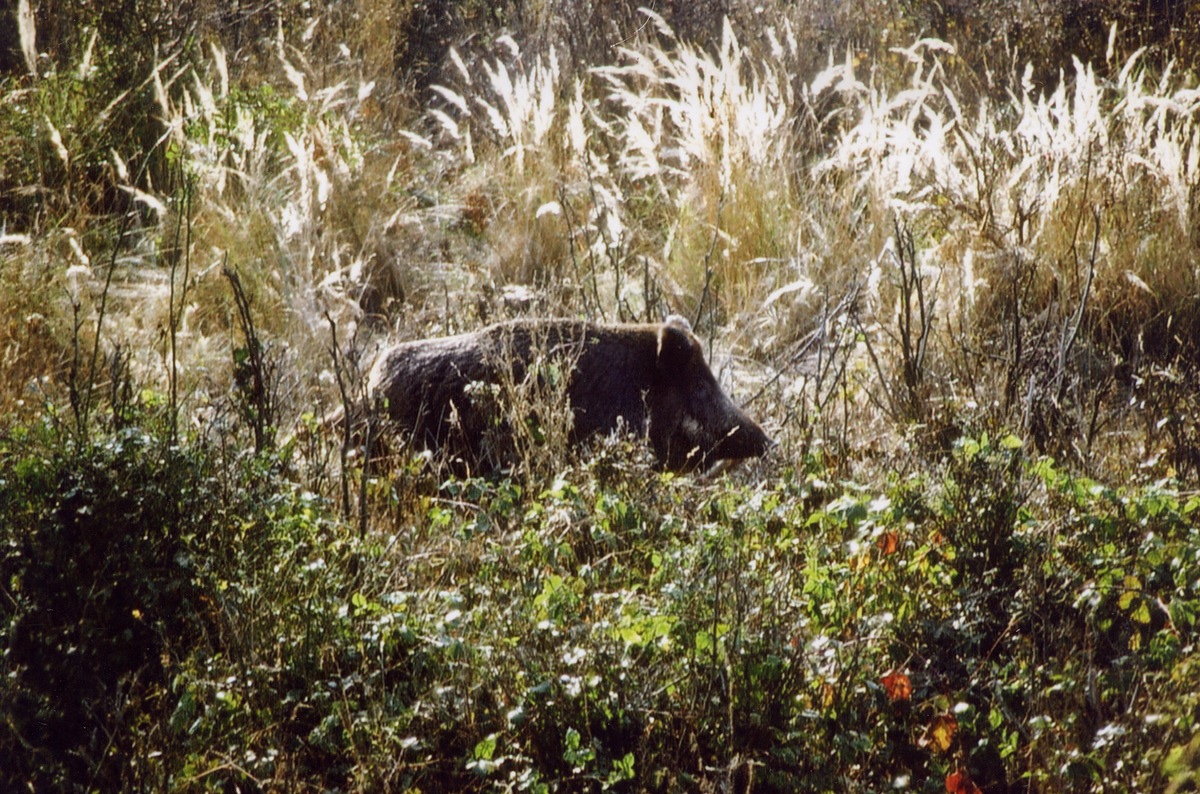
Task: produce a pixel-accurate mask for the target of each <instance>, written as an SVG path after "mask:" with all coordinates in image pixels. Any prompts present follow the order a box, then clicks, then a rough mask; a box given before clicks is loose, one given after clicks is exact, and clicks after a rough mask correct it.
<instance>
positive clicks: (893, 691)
mask: <svg viewBox="0 0 1200 794" xmlns="http://www.w3.org/2000/svg"><path fill="white" fill-rule="evenodd" d="M880 682H881V683H882V684H883V689H884V691H885V692H887V696H888V700H890V701H892V702H893V703H895V702H896V701H897V700H908V699H909V698H910V697H912V681H910V680H908V676H906V675H905V674H904V673H897V672H895V671H892V672H890V673H888V674H887V675H885V676H884V677H883V678H882V679H881V680H880Z"/></svg>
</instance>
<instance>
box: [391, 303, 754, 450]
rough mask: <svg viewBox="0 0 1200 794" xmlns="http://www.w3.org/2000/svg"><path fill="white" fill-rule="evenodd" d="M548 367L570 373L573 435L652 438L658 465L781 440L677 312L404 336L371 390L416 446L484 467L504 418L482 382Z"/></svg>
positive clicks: (516, 379)
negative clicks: (740, 402) (722, 377)
mask: <svg viewBox="0 0 1200 794" xmlns="http://www.w3.org/2000/svg"><path fill="white" fill-rule="evenodd" d="M547 361H552V362H555V363H554V364H553V365H552V367H548V366H547V364H546V362H547ZM535 362H536V363H535ZM531 366H533V367H536V368H540V369H539V371H536V372H535V371H531V370H530V367H531ZM549 371H552V372H557V373H559V374H560V377H562V378H565V384H563V385H564V386H565V394H566V397H567V400H568V402H569V404H570V410H571V422H572V425H571V428H570V439H569V440H570V441H571V442H581V441H584V440H586V439H587V438H589V437H591V436H594V435H596V434H607V433H611V432H613V431H614V430H617V429H618V428H620V427H622V426H623V427H625V428H627V429H631V430H632V431H634V432H636V433H639V434H644V435H645V436H646V437H648V438H649V440H650V444H651V446H652V447H653V449H654V454H655V457H656V458H657V460H658V461H659V463H660V464H661V465H663V466H664V467H666V468H667V469H670V470H672V471H676V472H689V471H695V470H698V469H701V470H702V469H706V468H707V467H708V466H709V465H710V464H712V463H714V462H716V461H719V460H739V459H742V458H751V457H757V456H761V455H763V454H764V453H765V452H766V451H767V450H768V449H770V448H771V447H772V446H774V442H773V441H772V440H771V439H770V438H769V437H768V436H767V434H766V433H764V432H763V430H762V428H761V427H759V426H758V425H757V424H756V423H755V422H754V420H752V419H751V418H750V417H749V416H747V415H746V414H745V413H744V412H743V411H742V410H741V409H739V408H738V407H737V406H736V405H734V403H733V401H732V400H730V399H729V397H728V396H726V395H725V393H724V392H723V391H722V390H721V387H720V386H719V385H718V383H717V380H716V378H715V377H714V376H713V374H712V371H711V370H710V369H709V368H708V365H707V364H706V363H705V361H704V352H703V350H702V347H701V344H700V341H699V340H698V339H697V338H696V337H695V336H694V335H693V334H692V331H691V327H690V326H689V325H688V323H687V321H686V320H684V319H683V318H682V317H678V316H672V317H669V318H667V320H666V322H663V323H656V324H647V325H601V324H596V323H589V322H583V321H577V320H560V319H524V320H514V321H510V322H505V323H499V324H496V325H491V326H488V327H486V328H483V329H481V330H478V331H474V332H471V333H464V334H458V335H456V336H447V337H441V338H437V339H422V340H417V341H411V342H403V343H400V344H397V345H394V346H392V347H389V348H387V349H386V350H384V351H383V353H382V354H381V355H380V356H379V359H378V360H377V361H376V362H375V365H374V367H373V368H372V370H371V374H370V378H369V381H368V393H369V395H370V396H371V398H372V399H373V401H374V402H375V403H376V404H383V405H384V406H385V410H386V414H387V416H388V417H389V418H390V419H391V422H392V423H393V425H394V426H395V427H396V429H398V430H400V431H402V432H408V433H411V436H412V439H413V443H415V444H417V445H418V446H424V447H427V448H430V449H433V450H441V451H445V452H448V453H450V454H451V455H452V456H460V457H461V458H462V459H463V460H465V461H466V462H467V463H468V465H470V466H471V467H477V466H479V465H480V464H481V455H480V453H481V449H480V447H481V443H482V441H483V438H484V435H485V433H487V432H488V430H489V428H494V427H496V426H497V424H498V423H501V424H502V423H503V421H504V420H503V419H500V420H497V417H496V406H495V404H494V402H493V403H492V404H491V405H490V406H489V405H488V401H487V400H480V399H479V396H480V389H479V387H480V386H481V385H487V384H497V383H501V382H506V383H520V382H522V381H523V380H524V379H525V378H526V377H527V375H532V376H533V377H535V378H544V377H547V375H548V374H549Z"/></svg>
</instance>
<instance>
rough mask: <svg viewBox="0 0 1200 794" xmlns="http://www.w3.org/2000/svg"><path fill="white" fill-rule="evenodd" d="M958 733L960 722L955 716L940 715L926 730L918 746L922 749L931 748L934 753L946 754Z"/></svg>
mask: <svg viewBox="0 0 1200 794" xmlns="http://www.w3.org/2000/svg"><path fill="white" fill-rule="evenodd" d="M956 733H958V720H957V719H956V718H955V716H954V715H953V714H939V715H937V716H936V717H934V718H933V722H931V723H929V726H928V727H927V728H926V729H925V735H924V736H922V737H921V739H920V741H919V742H918V744H919V745H920V746H921V747H931V748H933V750H934V752H938V753H944V752H946V751H947V750H949V749H950V746H951V745H952V744H953V743H954V735H955V734H956Z"/></svg>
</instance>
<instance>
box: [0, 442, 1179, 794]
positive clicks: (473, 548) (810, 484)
mask: <svg viewBox="0 0 1200 794" xmlns="http://www.w3.org/2000/svg"><path fill="white" fill-rule="evenodd" d="M143 424H147V425H149V426H151V427H153V426H154V424H153V422H147V423H143ZM225 449H226V448H225V447H224V446H223V445H221V444H217V443H215V442H214V441H213V440H211V439H204V438H197V439H193V440H191V441H188V442H186V443H184V444H182V445H175V446H171V445H169V444H167V443H165V442H164V441H163V436H162V434H160V433H156V432H155V431H154V430H149V431H147V430H142V429H136V428H135V427H128V426H127V427H125V428H124V429H120V430H113V431H107V432H105V433H101V434H97V437H96V438H95V439H94V440H91V441H86V442H85V441H80V440H78V439H77V438H75V437H74V436H70V435H67V434H65V433H63V432H61V431H60V430H57V429H56V428H55V426H54V425H53V424H51V423H47V424H39V425H31V426H28V427H24V428H20V429H18V430H17V431H10V432H9V433H7V434H6V435H5V436H4V437H3V439H2V440H0V462H2V463H3V465H2V467H0V471H3V472H4V474H3V480H2V482H0V534H2V546H0V548H2V549H3V556H2V558H0V569H2V573H3V578H2V581H3V583H4V594H5V598H4V613H3V614H4V628H5V634H6V636H7V638H8V639H7V651H6V653H5V655H4V657H3V663H2V666H3V672H4V681H5V682H6V686H5V687H4V689H3V692H2V694H0V697H2V699H3V710H4V713H5V714H6V715H7V716H6V719H5V721H4V724H3V727H2V729H0V754H2V755H3V756H4V757H5V758H8V759H10V761H11V762H10V763H7V764H6V765H5V767H4V773H3V774H4V776H5V779H4V787H5V788H10V789H13V790H15V789H17V788H21V787H24V786H26V785H32V786H33V787H34V788H35V789H36V790H56V789H57V790H67V789H75V788H86V789H89V790H118V789H132V788H170V789H186V790H219V791H231V790H243V791H245V790H293V791H294V790H318V789H320V790H329V789H335V790H376V791H378V790H425V791H440V790H516V791H549V790H607V789H612V790H650V791H685V790H689V791H690V790H738V791H742V790H747V789H748V788H751V787H752V788H753V790H756V791H844V790H862V791H877V790H882V789H885V788H893V787H896V788H907V789H909V790H916V791H943V790H950V791H962V792H971V791H1006V790H1015V789H1016V788H1018V787H1019V788H1020V789H1022V790H1051V789H1055V790H1058V789H1061V788H1063V787H1066V788H1068V789H1070V790H1082V789H1088V788H1102V789H1113V788H1128V789H1136V790H1163V789H1164V788H1166V787H1167V786H1168V785H1172V786H1175V787H1177V788H1186V786H1189V785H1193V784H1194V783H1195V782H1196V780H1195V779H1194V778H1195V774H1194V771H1193V767H1194V762H1193V759H1194V755H1195V742H1194V738H1193V737H1194V736H1195V735H1196V734H1195V725H1194V723H1195V719H1196V714H1197V708H1198V707H1200V702H1198V698H1200V696H1198V695H1197V692H1200V687H1197V683H1200V656H1198V654H1197V652H1196V625H1195V624H1196V617H1197V614H1200V537H1198V535H1200V529H1197V527H1196V525H1195V521H1194V516H1195V510H1196V508H1197V506H1200V498H1198V497H1196V496H1194V495H1192V496H1189V495H1186V494H1183V493H1181V492H1180V491H1179V490H1178V489H1177V488H1176V487H1175V486H1173V485H1172V484H1171V483H1169V482H1160V483H1154V484H1148V485H1144V486H1139V487H1126V488H1114V487H1110V486H1107V485H1104V484H1101V483H1096V482H1092V481H1090V480H1087V479H1083V478H1079V477H1076V476H1074V475H1072V474H1071V473H1070V472H1069V471H1067V470H1065V469H1063V468H1061V467H1060V466H1058V465H1057V464H1056V463H1055V462H1054V461H1053V460H1051V459H1049V458H1044V457H1039V458H1034V457H1031V456H1028V455H1027V454H1026V452H1025V449H1024V445H1023V444H1022V442H1021V441H1020V440H1019V439H1017V438H1016V437H1015V436H1012V435H1006V436H1003V437H1001V438H999V439H992V438H989V437H987V436H986V435H983V436H978V437H974V438H963V439H961V440H960V441H959V442H958V443H957V444H956V445H955V447H954V449H953V452H952V453H951V454H949V455H948V456H947V457H946V458H945V460H944V461H943V463H942V465H941V466H940V467H938V468H937V469H934V470H928V469H927V470H926V471H924V472H923V473H920V474H916V473H914V474H909V475H905V474H902V473H897V474H893V475H892V476H891V477H890V479H888V480H887V481H884V482H873V483H856V482H849V481H842V482H834V481H831V480H829V479H827V477H828V476H829V473H828V472H827V471H826V470H825V468H824V467H823V465H822V463H821V461H820V460H819V459H815V458H814V459H809V460H808V461H807V462H806V464H805V467H804V468H802V469H796V470H791V469H785V470H781V471H776V472H774V473H772V474H770V475H769V476H767V477H766V478H765V479H761V480H759V478H757V477H756V478H753V479H754V480H755V482H756V483H757V484H754V485H751V484H748V483H749V480H750V478H747V480H739V479H737V478H736V477H734V478H729V477H726V478H721V479H714V480H711V481H703V480H695V479H689V478H674V477H672V476H670V475H665V474H661V473H658V472H655V471H653V470H652V469H650V468H648V467H647V466H646V465H644V464H642V463H638V462H636V461H635V462H632V463H631V462H629V455H628V452H629V450H628V449H626V448H623V447H622V446H621V445H619V444H618V445H609V446H604V447H602V448H600V449H599V450H598V451H597V452H596V453H595V454H594V455H593V456H592V457H590V458H589V459H588V460H587V462H586V463H577V464H573V465H569V466H566V467H565V468H564V469H563V471H561V472H560V473H559V474H558V475H557V476H553V477H548V478H544V479H542V480H540V481H539V480H537V479H535V478H527V479H525V480H522V481H515V480H513V479H511V478H493V479H469V480H453V479H451V480H448V481H446V482H444V483H442V484H441V485H440V486H435V487H432V488H429V489H423V488H413V487H411V486H412V485H413V483H414V481H416V480H419V479H420V476H419V475H420V473H421V467H422V466H423V465H424V464H423V463H421V462H420V461H416V462H414V464H413V467H412V471H410V472H408V473H404V472H401V473H398V476H396V477H394V478H386V479H377V480H374V481H372V482H370V483H368V485H369V488H368V490H369V498H370V499H369V500H370V502H371V503H372V507H371V510H372V513H373V514H374V515H375V516H376V518H377V519H378V521H377V522H376V523H375V528H373V529H371V530H369V531H367V532H366V533H365V534H364V533H362V532H361V531H360V529H359V528H358V527H356V526H352V525H350V524H348V523H345V522H343V521H342V520H340V519H339V518H338V517H337V516H336V511H335V510H334V509H333V506H332V505H330V504H328V503H326V502H325V501H324V500H322V499H321V498H320V497H317V496H315V495H313V494H311V493H307V492H305V491H303V490H301V489H299V488H298V487H297V486H295V485H294V484H293V482H294V481H295V479H296V478H295V477H294V476H287V471H288V467H287V466H285V465H284V462H285V460H286V458H287V457H288V456H287V454H286V451H285V452H279V453H272V454H270V455H260V456H257V457H250V456H247V457H244V458H241V459H237V460H228V459H225V458H224V457H223V456H224V455H225V451H224V450H225ZM758 474H761V472H758ZM381 527H387V529H381ZM731 787H732V788H731Z"/></svg>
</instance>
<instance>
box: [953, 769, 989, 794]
mask: <svg viewBox="0 0 1200 794" xmlns="http://www.w3.org/2000/svg"><path fill="white" fill-rule="evenodd" d="M946 791H947V792H949V794H983V792H982V791H981V790H980V788H979V786H976V785H975V784H974V783H973V782H972V781H971V777H970V775H968V774H967V773H966V772H964V771H963V770H961V769H959V770H957V771H954V772H951V773H950V774H948V775H946Z"/></svg>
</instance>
